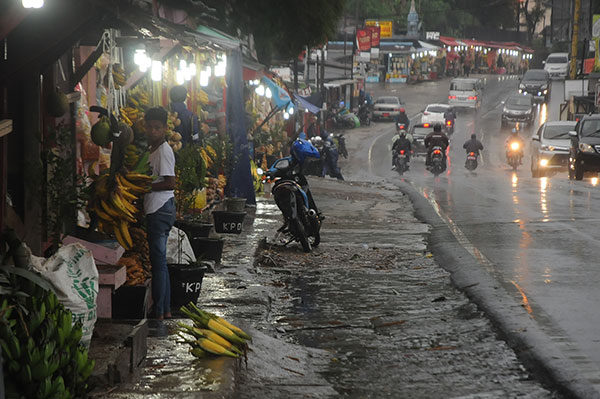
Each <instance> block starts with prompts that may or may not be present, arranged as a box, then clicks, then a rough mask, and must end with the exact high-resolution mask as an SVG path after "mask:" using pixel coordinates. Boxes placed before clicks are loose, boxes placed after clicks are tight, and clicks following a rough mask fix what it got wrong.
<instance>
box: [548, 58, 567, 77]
mask: <svg viewBox="0 0 600 399" xmlns="http://www.w3.org/2000/svg"><path fill="white" fill-rule="evenodd" d="M544 69H545V70H546V72H548V73H549V74H550V77H555V76H558V77H561V78H564V77H566V76H567V73H568V71H569V54H568V53H551V54H550V55H549V56H548V58H546V61H544Z"/></svg>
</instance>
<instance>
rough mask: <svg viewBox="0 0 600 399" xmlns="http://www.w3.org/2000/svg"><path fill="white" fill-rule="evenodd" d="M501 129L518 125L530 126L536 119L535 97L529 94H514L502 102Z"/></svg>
mask: <svg viewBox="0 0 600 399" xmlns="http://www.w3.org/2000/svg"><path fill="white" fill-rule="evenodd" d="M502 103H503V104H504V108H502V123H501V127H502V128H505V127H507V126H508V125H516V124H517V123H519V124H523V125H527V126H530V125H531V124H532V123H533V121H534V118H535V114H534V112H533V97H531V96H530V95H528V94H525V95H523V94H512V95H510V96H509V97H508V98H507V99H506V101H503V102H502Z"/></svg>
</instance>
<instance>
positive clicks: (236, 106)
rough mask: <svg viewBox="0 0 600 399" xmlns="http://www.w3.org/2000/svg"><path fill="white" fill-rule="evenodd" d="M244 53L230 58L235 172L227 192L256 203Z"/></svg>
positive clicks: (229, 101)
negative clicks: (249, 141)
mask: <svg viewBox="0 0 600 399" xmlns="http://www.w3.org/2000/svg"><path fill="white" fill-rule="evenodd" d="M245 115H246V110H245V108H244V81H243V78H242V54H241V52H240V51H231V52H230V53H229V54H228V56H227V133H228V134H229V137H230V138H231V141H232V143H233V163H234V164H233V171H232V172H231V177H230V179H229V181H228V182H227V187H226V188H225V191H226V193H227V195H228V196H230V197H242V198H246V204H250V205H254V204H256V196H255V194H254V180H253V178H252V173H251V171H250V154H249V147H248V137H247V134H246V123H245Z"/></svg>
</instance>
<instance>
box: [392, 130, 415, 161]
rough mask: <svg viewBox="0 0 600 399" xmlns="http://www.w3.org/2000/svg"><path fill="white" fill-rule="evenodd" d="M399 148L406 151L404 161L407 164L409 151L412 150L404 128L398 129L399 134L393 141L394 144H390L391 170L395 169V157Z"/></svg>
mask: <svg viewBox="0 0 600 399" xmlns="http://www.w3.org/2000/svg"><path fill="white" fill-rule="evenodd" d="M400 150H404V152H405V153H406V162H407V164H408V163H409V162H410V152H411V151H412V145H411V143H410V140H409V139H408V138H407V137H406V131H405V130H400V135H399V137H398V139H397V140H396V141H394V145H393V146H392V170H394V169H396V158H397V157H398V154H399V153H400ZM407 169H408V167H407Z"/></svg>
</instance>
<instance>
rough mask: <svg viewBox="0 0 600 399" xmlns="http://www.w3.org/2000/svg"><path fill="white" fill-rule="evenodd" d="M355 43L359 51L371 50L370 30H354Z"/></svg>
mask: <svg viewBox="0 0 600 399" xmlns="http://www.w3.org/2000/svg"><path fill="white" fill-rule="evenodd" d="M356 45H357V47H358V51H360V52H363V51H369V50H371V31H369V30H367V29H358V30H357V31H356Z"/></svg>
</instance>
